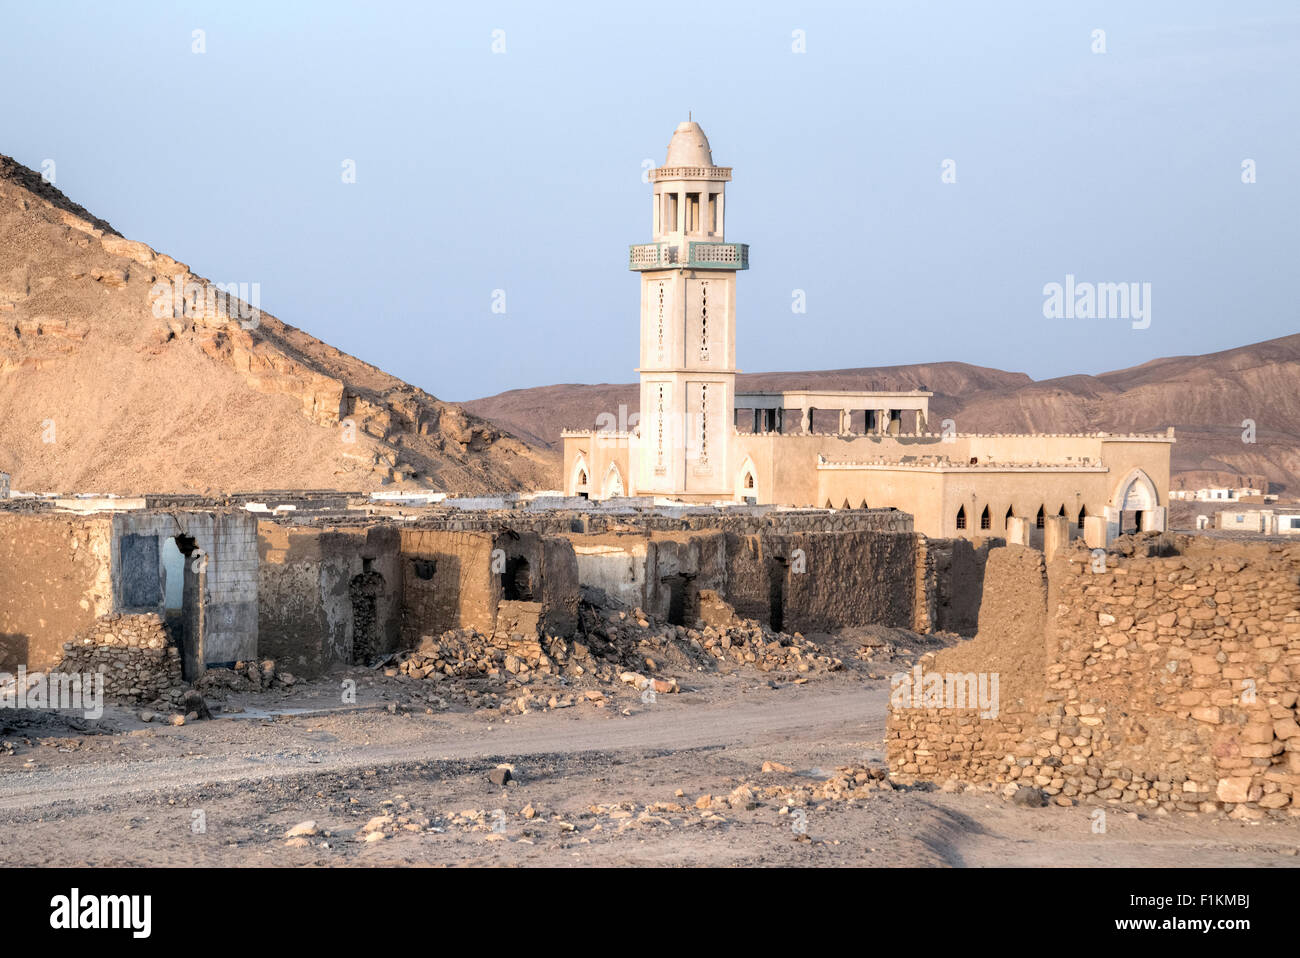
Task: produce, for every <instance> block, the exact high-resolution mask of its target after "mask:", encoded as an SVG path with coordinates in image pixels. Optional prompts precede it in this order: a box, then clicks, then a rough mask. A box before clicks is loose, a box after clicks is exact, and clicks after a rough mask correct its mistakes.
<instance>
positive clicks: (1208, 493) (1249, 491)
mask: <svg viewBox="0 0 1300 958" xmlns="http://www.w3.org/2000/svg"><path fill="white" fill-rule="evenodd" d="M1262 495H1264V490H1263V489H1256V488H1254V487H1253V486H1238V487H1236V488H1235V489H1230V488H1215V489H1171V490H1169V498H1170V499H1182V500H1184V501H1196V502H1238V501H1240V500H1241V499H1244V498H1246V497H1247V496H1262Z"/></svg>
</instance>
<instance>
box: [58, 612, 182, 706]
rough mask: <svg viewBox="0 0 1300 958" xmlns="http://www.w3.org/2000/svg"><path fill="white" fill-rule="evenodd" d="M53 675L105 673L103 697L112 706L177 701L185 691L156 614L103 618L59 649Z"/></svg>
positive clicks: (175, 655)
mask: <svg viewBox="0 0 1300 958" xmlns="http://www.w3.org/2000/svg"><path fill="white" fill-rule="evenodd" d="M57 671H59V672H63V673H65V674H78V675H85V674H89V673H92V672H103V673H104V697H105V698H106V699H108V700H109V701H115V702H132V703H135V702H152V701H154V700H155V699H160V698H168V699H178V698H179V697H180V694H181V692H182V691H183V690H184V689H185V688H186V686H185V683H184V681H183V680H182V678H181V657H180V653H179V652H178V651H177V650H176V649H175V647H173V646H171V645H170V644H168V641H167V630H166V627H165V626H164V625H163V620H162V618H161V617H160V616H158V615H156V614H154V613H146V614H143V615H106V616H102V617H100V618H99V619H97V620H96V621H95V623H94V624H93V625H91V626H90V627H89V628H87V629H84V630H83V631H81V632H79V633H77V635H76V637H75V638H74V639H73V640H72V641H71V642H65V643H64V645H63V661H62V662H61V663H60V664H59V665H58V666H57Z"/></svg>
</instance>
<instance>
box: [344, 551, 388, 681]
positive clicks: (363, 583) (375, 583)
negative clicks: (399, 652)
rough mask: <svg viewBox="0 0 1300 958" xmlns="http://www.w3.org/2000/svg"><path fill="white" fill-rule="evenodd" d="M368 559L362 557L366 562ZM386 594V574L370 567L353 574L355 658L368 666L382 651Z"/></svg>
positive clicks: (350, 587)
mask: <svg viewBox="0 0 1300 958" xmlns="http://www.w3.org/2000/svg"><path fill="white" fill-rule="evenodd" d="M365 561H366V560H364V559H363V560H362V562H363V564H364V563H365ZM383 594H384V577H383V576H382V575H380V574H379V573H378V572H374V571H371V570H369V569H367V570H366V571H364V572H362V573H361V574H360V575H356V576H353V577H352V581H351V582H350V583H349V584H348V597H349V598H350V599H351V600H352V661H353V663H355V664H357V665H367V664H369V662H370V659H371V658H373V657H374V655H375V653H376V652H377V651H378V650H379V644H380V643H379V640H380V623H379V597H380V596H382V595H383Z"/></svg>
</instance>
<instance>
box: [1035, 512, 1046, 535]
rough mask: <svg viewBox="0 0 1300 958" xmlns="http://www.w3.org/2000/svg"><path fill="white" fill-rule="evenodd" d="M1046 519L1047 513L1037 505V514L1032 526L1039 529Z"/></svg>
mask: <svg viewBox="0 0 1300 958" xmlns="http://www.w3.org/2000/svg"><path fill="white" fill-rule="evenodd" d="M1046 521H1047V513H1046V512H1044V511H1043V507H1042V506H1039V507H1038V515H1037V516H1035V517H1034V527H1035V528H1038V529H1041V528H1043V525H1044V524H1045V523H1046Z"/></svg>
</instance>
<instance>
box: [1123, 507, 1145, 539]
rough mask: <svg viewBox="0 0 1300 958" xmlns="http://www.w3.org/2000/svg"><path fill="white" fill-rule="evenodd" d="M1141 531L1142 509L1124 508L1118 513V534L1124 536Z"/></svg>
mask: <svg viewBox="0 0 1300 958" xmlns="http://www.w3.org/2000/svg"><path fill="white" fill-rule="evenodd" d="M1141 531H1142V510H1141V509H1133V510H1131V511H1130V510H1125V511H1123V512H1121V513H1120V514H1119V534H1120V535H1122V536H1126V535H1128V534H1129V533H1131V532H1141Z"/></svg>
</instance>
